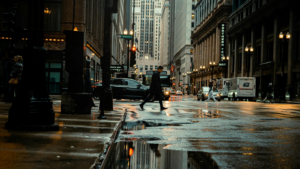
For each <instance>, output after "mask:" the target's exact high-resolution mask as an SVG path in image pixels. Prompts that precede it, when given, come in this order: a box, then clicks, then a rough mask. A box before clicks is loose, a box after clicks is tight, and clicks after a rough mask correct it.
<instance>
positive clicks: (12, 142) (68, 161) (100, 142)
mask: <svg viewBox="0 0 300 169" xmlns="http://www.w3.org/2000/svg"><path fill="white" fill-rule="evenodd" d="M51 98H52V100H53V108H54V111H55V117H56V120H55V121H56V123H57V124H59V126H60V129H59V131H18V130H6V129H5V128H4V125H5V123H6V122H7V119H8V111H9V108H10V106H11V103H4V102H0V168H5V169H15V168H22V169H27V168H28V169H34V168H38V169H48V168H49V169H50V168H51V169H53V168H72V169H74V168H80V169H81V168H90V167H91V165H93V164H94V162H95V159H96V158H97V156H99V154H100V153H101V152H102V151H103V148H104V144H105V143H106V142H108V141H110V137H111V136H112V134H113V132H114V130H115V129H116V127H117V126H118V124H119V123H120V121H121V119H122V117H123V115H124V113H125V111H124V109H122V108H121V107H117V106H115V107H114V109H115V110H114V111H107V112H105V116H106V117H107V119H105V120H98V119H97V117H98V115H99V113H98V109H99V107H95V108H93V109H92V112H91V114H90V115H69V114H61V113H60V111H61V108H60V104H61V100H60V96H51ZM95 103H96V104H97V105H98V104H99V100H96V101H95Z"/></svg>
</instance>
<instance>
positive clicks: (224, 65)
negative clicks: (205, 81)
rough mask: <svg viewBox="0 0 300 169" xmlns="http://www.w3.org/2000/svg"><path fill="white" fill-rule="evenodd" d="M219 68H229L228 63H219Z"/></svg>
mask: <svg viewBox="0 0 300 169" xmlns="http://www.w3.org/2000/svg"><path fill="white" fill-rule="evenodd" d="M219 66H220V67H226V66H227V63H226V62H220V63H219Z"/></svg>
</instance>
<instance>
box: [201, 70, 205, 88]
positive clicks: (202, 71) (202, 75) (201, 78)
mask: <svg viewBox="0 0 300 169" xmlns="http://www.w3.org/2000/svg"><path fill="white" fill-rule="evenodd" d="M200 71H201V72H202V78H201V79H202V81H201V87H202V86H203V73H204V72H205V66H200Z"/></svg>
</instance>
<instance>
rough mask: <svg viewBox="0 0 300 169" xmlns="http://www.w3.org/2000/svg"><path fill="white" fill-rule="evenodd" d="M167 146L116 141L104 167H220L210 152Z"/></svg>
mask: <svg viewBox="0 0 300 169" xmlns="http://www.w3.org/2000/svg"><path fill="white" fill-rule="evenodd" d="M166 146H167V145H166V144H148V143H146V141H132V142H118V143H115V144H114V145H113V147H112V150H111V154H109V156H108V157H107V158H108V159H107V162H106V163H105V164H104V168H107V169H111V168H124V169H130V168H131V169H190V168H193V169H200V168H219V167H218V165H217V164H216V162H215V161H214V160H213V159H212V155H211V154H209V153H203V152H189V151H176V150H167V149H165V147H166Z"/></svg>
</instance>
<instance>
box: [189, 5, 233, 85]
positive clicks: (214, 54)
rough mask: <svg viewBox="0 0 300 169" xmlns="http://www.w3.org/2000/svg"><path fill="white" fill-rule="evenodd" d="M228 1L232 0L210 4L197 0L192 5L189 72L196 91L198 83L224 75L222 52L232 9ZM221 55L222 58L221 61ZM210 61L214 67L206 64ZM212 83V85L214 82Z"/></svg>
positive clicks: (204, 83) (226, 42)
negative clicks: (190, 69) (192, 22)
mask: <svg viewBox="0 0 300 169" xmlns="http://www.w3.org/2000/svg"><path fill="white" fill-rule="evenodd" d="M231 3H232V0H218V1H216V0H214V1H211V3H209V1H205V0H199V1H198V2H197V4H196V7H195V23H196V24H195V28H194V33H193V35H192V39H193V47H194V59H193V62H194V63H193V64H194V70H193V72H192V74H191V81H192V83H193V84H194V86H196V89H197V90H198V89H199V88H200V87H201V86H207V85H208V82H209V79H211V78H212V79H220V78H222V77H223V78H225V77H228V75H227V74H226V73H227V67H226V64H227V57H226V56H227V53H226V51H227V49H228V44H229V43H228V40H227V39H226V36H225V34H226V30H227V29H228V27H229V19H228V17H229V15H230V14H231V11H232V6H231ZM223 56H225V57H226V58H225V60H224V61H223ZM210 62H212V64H213V63H215V65H213V66H214V69H213V68H212V67H211V66H210ZM219 63H221V64H219ZM219 65H220V66H219ZM223 65H224V67H223ZM203 67H205V69H203ZM201 68H202V70H201ZM213 82H214V85H215V84H216V81H215V80H214V81H213ZM197 90H196V91H197Z"/></svg>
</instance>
